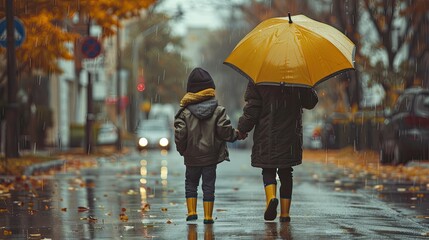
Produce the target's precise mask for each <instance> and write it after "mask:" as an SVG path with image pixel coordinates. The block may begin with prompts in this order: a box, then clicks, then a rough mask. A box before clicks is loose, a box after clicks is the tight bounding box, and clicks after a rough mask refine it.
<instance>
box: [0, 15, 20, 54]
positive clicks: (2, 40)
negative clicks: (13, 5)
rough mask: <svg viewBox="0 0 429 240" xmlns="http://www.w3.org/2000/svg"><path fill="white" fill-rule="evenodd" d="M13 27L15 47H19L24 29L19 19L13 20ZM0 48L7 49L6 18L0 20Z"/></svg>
mask: <svg viewBox="0 0 429 240" xmlns="http://www.w3.org/2000/svg"><path fill="white" fill-rule="evenodd" d="M13 26H14V28H15V47H19V46H21V45H22V43H23V42H24V40H25V27H24V24H23V23H22V21H21V20H19V18H17V17H15V18H14V19H13ZM0 46H2V47H7V24H6V18H2V19H1V20H0Z"/></svg>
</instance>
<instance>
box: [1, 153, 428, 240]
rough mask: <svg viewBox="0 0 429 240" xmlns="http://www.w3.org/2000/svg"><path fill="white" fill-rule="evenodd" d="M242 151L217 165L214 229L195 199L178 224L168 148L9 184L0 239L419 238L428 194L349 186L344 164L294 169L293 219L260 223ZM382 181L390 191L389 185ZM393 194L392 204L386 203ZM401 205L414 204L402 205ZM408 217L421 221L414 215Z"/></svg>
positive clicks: (259, 203)
mask: <svg viewBox="0 0 429 240" xmlns="http://www.w3.org/2000/svg"><path fill="white" fill-rule="evenodd" d="M249 156H250V153H249V152H248V151H231V162H225V163H222V164H220V165H219V167H218V177H217V184H216V201H215V209H214V217H215V224H214V225H204V224H203V223H202V216H203V207H202V201H201V199H199V200H198V201H199V202H198V205H197V211H198V213H199V216H200V218H199V219H198V220H197V221H195V222H186V221H185V218H186V205H185V198H184V171H185V168H184V165H183V160H182V158H181V157H180V156H179V155H177V153H175V152H170V153H166V152H163V153H161V152H158V151H151V152H144V153H137V152H134V153H132V154H131V155H128V156H126V157H124V158H109V159H107V158H105V159H99V160H98V162H99V167H98V168H92V169H81V170H79V171H70V172H68V171H64V172H60V173H58V174H57V175H55V176H53V177H52V176H48V177H37V178H34V179H33V178H32V179H26V180H22V181H20V182H18V183H16V186H15V191H12V192H11V195H10V196H2V198H1V203H0V217H1V218H0V227H1V230H2V233H1V234H0V236H2V237H3V238H5V239H145V238H154V239H214V238H218V239H293V238H295V239H328V238H333V239H355V238H360V239H368V238H378V239H383V238H386V239H419V238H421V239H423V238H427V237H428V236H427V235H428V233H429V230H428V227H429V224H428V219H427V218H425V217H424V216H425V215H426V216H427V215H428V213H427V211H428V208H429V207H428V203H427V201H425V200H424V199H426V200H427V198H423V197H417V196H416V195H415V194H419V193H421V194H424V195H425V196H427V189H426V188H425V189H423V187H422V188H421V189H419V191H420V192H418V193H413V194H406V195H405V194H398V196H395V195H396V193H393V192H389V191H387V190H386V191H384V192H380V191H378V190H377V189H376V188H374V187H370V188H368V186H374V185H375V184H377V183H376V182H371V183H370V181H369V180H367V181H365V180H362V179H360V180H354V181H351V182H350V180H348V178H347V177H344V176H347V174H345V173H344V170H341V169H339V170H338V169H337V170H335V169H333V168H330V167H327V166H324V165H323V164H316V163H305V164H304V165H302V166H299V167H296V168H295V171H294V180H295V185H294V195H293V202H292V209H291V215H292V222H291V223H290V224H289V223H279V222H277V221H278V220H277V221H274V222H264V221H263V211H264V208H265V196H264V191H263V186H262V178H261V173H260V170H259V169H256V168H252V167H250V160H249ZM384 186H385V188H387V189H389V187H387V186H388V184H384ZM392 186H393V185H392ZM395 186H396V187H401V186H397V185H395ZM402 187H404V186H402ZM408 187H409V186H406V189H408ZM392 189H393V188H392ZM380 194H382V196H380ZM201 195H202V194H200V197H201ZM413 197H415V199H414V200H413ZM392 199H396V200H395V201H396V202H397V203H394V202H395V201H393V202H390V200H392ZM398 199H399V202H398V201H397V200H398ZM383 200H389V202H390V203H388V204H386V203H385V202H383ZM401 201H403V203H401ZM410 203H411V204H413V205H414V206H415V207H414V208H410V207H408V206H407V204H410ZM401 205H403V206H401ZM407 209H408V210H407ZM416 211H418V212H416ZM417 215H420V216H423V217H421V218H416V217H415V216H417Z"/></svg>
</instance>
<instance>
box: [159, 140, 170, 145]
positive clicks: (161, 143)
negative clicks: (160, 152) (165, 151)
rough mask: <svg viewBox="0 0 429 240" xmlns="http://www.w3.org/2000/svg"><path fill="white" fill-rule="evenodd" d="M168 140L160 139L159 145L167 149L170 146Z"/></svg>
mask: <svg viewBox="0 0 429 240" xmlns="http://www.w3.org/2000/svg"><path fill="white" fill-rule="evenodd" d="M168 143H169V142H168V139H167V138H161V139H159V145H160V146H161V147H167V146H168Z"/></svg>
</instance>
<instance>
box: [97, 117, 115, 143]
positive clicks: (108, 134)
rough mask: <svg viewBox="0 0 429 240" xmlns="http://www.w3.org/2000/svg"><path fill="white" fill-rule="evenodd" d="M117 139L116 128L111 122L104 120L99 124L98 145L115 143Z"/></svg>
mask: <svg viewBox="0 0 429 240" xmlns="http://www.w3.org/2000/svg"><path fill="white" fill-rule="evenodd" d="M117 140H118V129H117V128H116V126H115V125H114V124H113V123H110V122H106V123H103V124H101V125H100V128H99V130H98V135H97V144H98V145H108V144H115V143H116V141H117Z"/></svg>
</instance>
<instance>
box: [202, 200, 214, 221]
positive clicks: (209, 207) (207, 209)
mask: <svg viewBox="0 0 429 240" xmlns="http://www.w3.org/2000/svg"><path fill="white" fill-rule="evenodd" d="M203 204H204V224H213V223H214V221H213V217H212V215H213V206H214V202H204V203H203Z"/></svg>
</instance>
